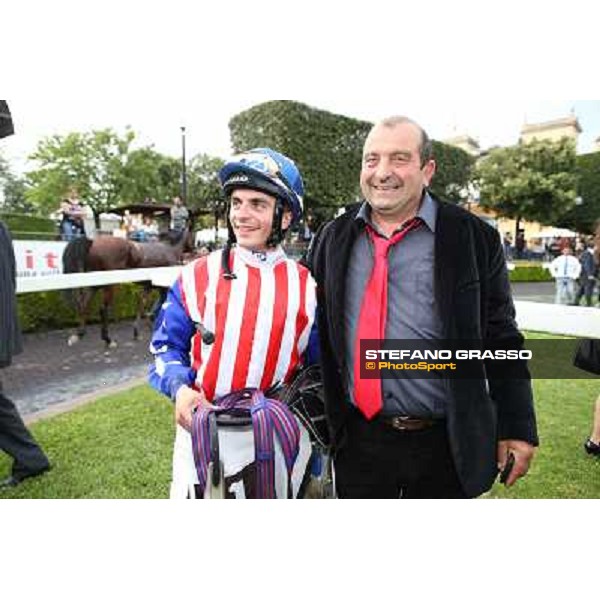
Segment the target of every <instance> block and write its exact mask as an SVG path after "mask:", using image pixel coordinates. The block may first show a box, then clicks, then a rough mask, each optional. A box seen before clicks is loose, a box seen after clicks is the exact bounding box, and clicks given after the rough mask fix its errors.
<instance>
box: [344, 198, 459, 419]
mask: <svg viewBox="0 0 600 600" xmlns="http://www.w3.org/2000/svg"><path fill="white" fill-rule="evenodd" d="M437 210H438V207H437V204H436V202H435V201H434V200H433V199H432V198H431V196H430V195H429V194H427V193H426V194H425V195H424V197H423V201H422V202H421V206H420V208H419V211H418V212H417V216H418V217H420V218H421V219H422V220H423V222H424V225H422V226H421V227H419V228H417V229H414V230H413V231H410V232H409V233H408V234H407V235H406V237H405V238H404V239H402V240H401V241H400V242H399V243H398V244H395V245H394V246H392V247H391V249H390V252H389V255H388V314H387V321H386V329H385V336H386V339H399V340H420V339H424V340H429V339H441V338H442V336H443V326H442V322H441V320H440V316H439V310H438V307H437V305H436V302H435V296H434V290H433V281H434V238H435V224H436V218H437ZM356 218H357V219H361V220H363V221H365V222H366V223H367V224H369V225H370V226H371V227H372V228H373V230H374V231H375V232H376V233H378V234H379V235H383V234H382V233H381V232H380V231H379V230H378V228H377V227H376V226H375V225H374V224H373V223H372V221H371V208H370V206H369V205H368V204H367V203H366V202H365V203H364V204H363V206H362V208H361V209H360V211H359V213H358V214H357V216H356ZM384 237H385V236H384ZM373 257H374V252H373V244H372V242H371V240H370V239H369V236H368V234H367V232H366V231H363V233H361V234H360V235H359V237H358V238H357V240H356V242H355V244H354V246H353V247H352V251H351V255H350V262H349V266H348V271H347V273H346V309H345V311H344V327H345V333H346V349H345V353H346V356H345V358H346V365H347V366H348V371H349V372H348V373H347V374H346V377H347V381H348V384H349V385H348V389H349V390H350V394H351V395H352V390H353V389H354V385H353V380H354V374H353V372H352V371H353V365H354V345H355V342H356V329H357V323H358V318H359V315H360V308H361V305H362V299H363V295H364V292H365V288H366V286H367V282H368V280H369V277H370V275H371V271H372V269H373ZM382 386H383V388H382V389H383V411H382V413H383V414H385V415H408V416H411V417H420V418H432V417H433V418H443V417H444V416H445V413H446V400H447V397H448V383H447V380H445V379H441V378H435V379H405V378H403V377H402V375H401V374H399V376H398V377H397V378H394V379H383V380H382ZM351 400H352V399H351ZM352 401H353V400H352Z"/></svg>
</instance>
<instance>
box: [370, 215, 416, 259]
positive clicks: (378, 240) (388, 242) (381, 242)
mask: <svg viewBox="0 0 600 600" xmlns="http://www.w3.org/2000/svg"><path fill="white" fill-rule="evenodd" d="M422 223H423V221H422V220H421V219H420V218H419V217H413V218H412V219H409V220H408V221H406V222H405V223H404V224H403V225H402V228H401V229H400V231H396V233H394V235H392V236H391V237H389V238H384V237H383V236H381V235H379V234H378V233H376V232H375V230H374V229H373V228H372V227H368V232H369V236H370V238H371V240H372V242H373V248H374V250H375V256H376V257H383V258H386V257H387V254H388V252H389V249H390V248H391V247H392V246H393V245H394V244H397V243H398V242H400V241H401V240H402V238H404V236H406V235H407V234H408V232H409V231H412V230H413V229H416V228H417V227H420V226H421V224H422Z"/></svg>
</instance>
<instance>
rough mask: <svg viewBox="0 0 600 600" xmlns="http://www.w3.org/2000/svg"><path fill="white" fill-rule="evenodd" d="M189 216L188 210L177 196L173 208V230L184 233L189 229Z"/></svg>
mask: <svg viewBox="0 0 600 600" xmlns="http://www.w3.org/2000/svg"><path fill="white" fill-rule="evenodd" d="M189 216H190V215H189V212H188V209H187V208H186V207H185V206H184V205H183V202H182V201H181V198H180V197H179V196H175V198H173V206H172V207H171V230H172V231H183V230H184V229H185V228H186V227H187V223H188V218H189Z"/></svg>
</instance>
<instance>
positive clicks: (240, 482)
mask: <svg viewBox="0 0 600 600" xmlns="http://www.w3.org/2000/svg"><path fill="white" fill-rule="evenodd" d="M298 424H299V427H300V449H299V452H298V458H297V459H296V463H295V464H294V468H293V471H292V491H293V497H294V498H295V497H296V496H297V495H298V492H299V490H300V485H301V484H302V480H303V478H304V475H305V473H306V469H307V467H308V463H309V459H310V456H311V451H312V447H311V442H310V437H309V435H308V431H307V430H306V429H305V428H304V427H303V425H302V424H301V423H300V422H298ZM218 435H219V454H220V458H221V461H222V463H223V470H224V474H225V481H226V483H227V492H228V495H231V494H232V495H233V496H234V497H235V499H236V500H237V499H243V498H246V497H247V493H246V488H245V485H244V476H243V472H244V469H245V468H246V467H248V466H249V465H251V464H252V463H253V462H254V432H253V430H252V426H245V427H230V426H219V428H218ZM274 446H275V491H276V494H277V498H287V495H288V494H287V487H288V484H287V481H288V478H287V470H286V467H285V461H284V458H283V453H282V451H281V447H280V445H279V441H278V439H277V436H276V435H274ZM197 483H198V476H197V474H196V467H195V465H194V456H193V452H192V436H191V435H190V433H189V432H188V431H186V430H185V429H184V428H183V427H181V426H180V425H177V431H176V433H175V444H174V447H173V480H172V482H171V492H170V497H171V499H185V498H195V497H196V494H195V487H194V486H195V484H197Z"/></svg>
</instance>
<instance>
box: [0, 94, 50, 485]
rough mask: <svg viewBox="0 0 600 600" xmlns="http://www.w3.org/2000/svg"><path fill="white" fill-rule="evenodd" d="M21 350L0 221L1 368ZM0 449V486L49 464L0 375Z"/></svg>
mask: <svg viewBox="0 0 600 600" xmlns="http://www.w3.org/2000/svg"><path fill="white" fill-rule="evenodd" d="M13 132H14V129H13V125H12V118H11V115H10V112H9V110H8V104H7V102H6V100H0V138H3V137H6V136H8V135H12V133H13ZM21 351H22V340H21V330H20V328H19V320H18V314H17V298H16V264H15V253H14V249H13V245H12V239H11V237H10V234H9V232H8V229H7V228H6V227H5V225H4V223H2V221H0V369H2V368H4V367H8V366H9V365H10V364H11V362H12V359H13V356H15V355H17V354H19V353H20V352H21ZM0 449H1V450H2V451H4V452H6V453H7V454H8V455H10V456H11V457H12V458H13V465H12V470H11V474H10V475H9V476H8V477H7V478H5V479H3V480H1V481H0V488H6V487H13V486H16V485H19V484H20V483H21V482H22V481H23V480H24V479H27V478H29V477H36V476H37V475H41V474H42V473H44V472H46V471H47V470H48V469H49V468H50V461H49V460H48V457H47V456H46V455H45V454H44V451H43V450H42V449H41V448H40V447H39V445H38V443H37V442H36V441H35V440H34V438H33V436H32V435H31V433H30V432H29V431H28V429H27V427H26V426H25V423H23V419H22V418H21V416H20V415H19V411H18V410H17V408H16V406H15V405H14V403H13V402H12V400H10V399H9V398H8V397H7V396H5V395H4V393H3V391H2V380H1V379H0Z"/></svg>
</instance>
